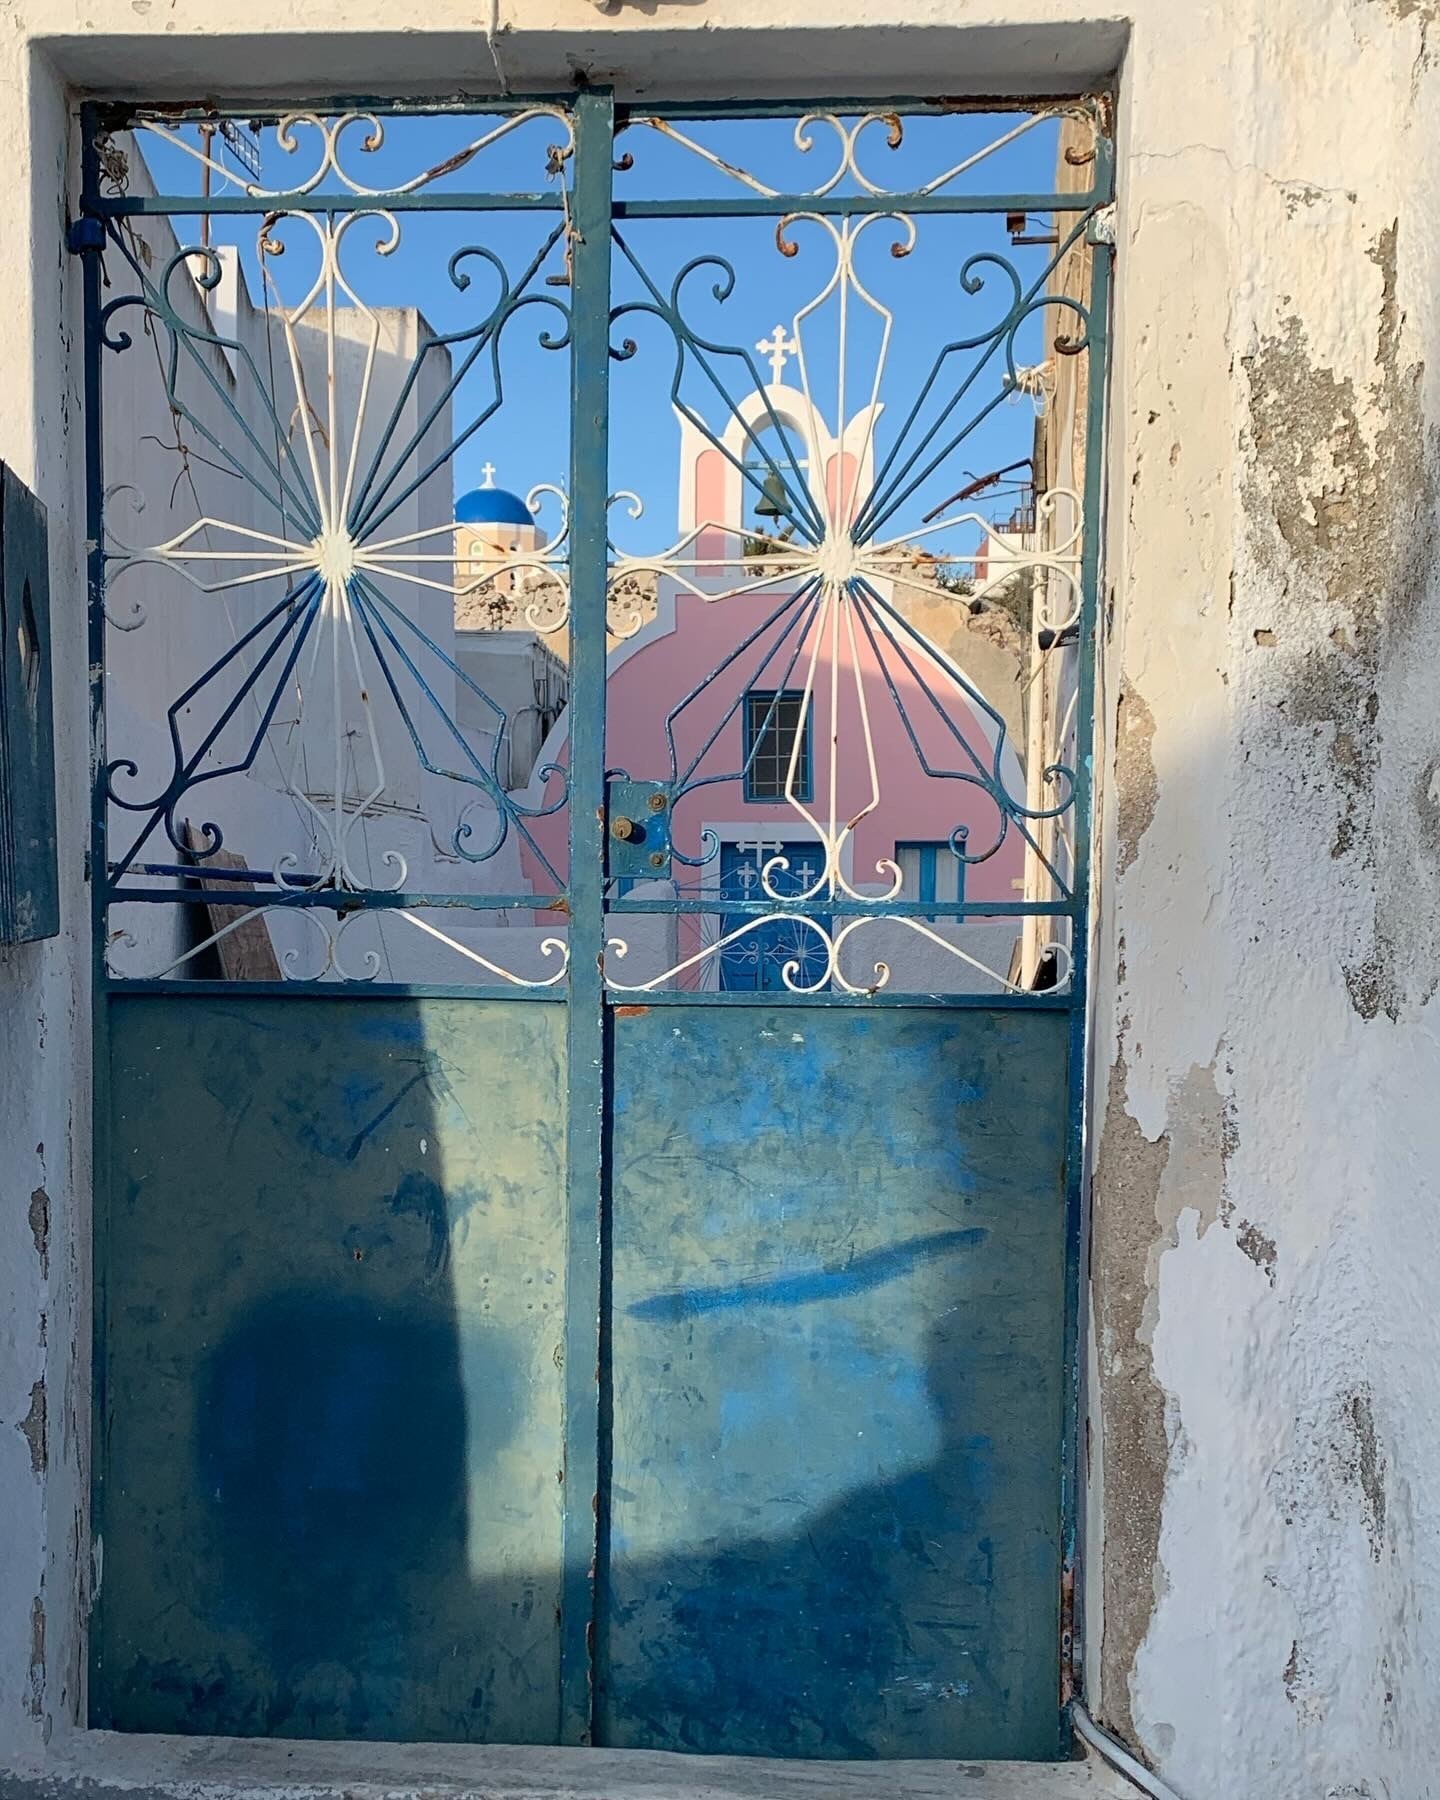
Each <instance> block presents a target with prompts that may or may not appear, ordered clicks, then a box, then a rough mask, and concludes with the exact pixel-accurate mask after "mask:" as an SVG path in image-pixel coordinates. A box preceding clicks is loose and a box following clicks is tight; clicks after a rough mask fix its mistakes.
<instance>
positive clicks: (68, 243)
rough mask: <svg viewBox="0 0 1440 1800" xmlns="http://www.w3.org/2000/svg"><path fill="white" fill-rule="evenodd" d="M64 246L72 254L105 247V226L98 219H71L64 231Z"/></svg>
mask: <svg viewBox="0 0 1440 1800" xmlns="http://www.w3.org/2000/svg"><path fill="white" fill-rule="evenodd" d="M65 247H66V249H67V250H68V251H69V252H70V254H71V255H72V256H83V255H84V253H85V252H86V251H87V250H103V249H104V248H105V226H104V224H103V223H102V221H101V220H99V219H90V218H82V219H72V220H71V221H70V226H69V229H68V230H67V231H66V233H65Z"/></svg>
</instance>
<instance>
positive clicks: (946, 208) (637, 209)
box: [614, 190, 1103, 219]
mask: <svg viewBox="0 0 1440 1800" xmlns="http://www.w3.org/2000/svg"><path fill="white" fill-rule="evenodd" d="M1102 203H1103V196H1102V195H1100V194H1097V193H1095V192H1094V191H1093V190H1092V191H1087V192H1085V193H1083V194H1073V193H1072V194H1060V193H1050V194H989V193H986V194H777V195H776V196H775V198H774V199H773V200H772V199H770V198H769V197H768V196H767V195H764V194H726V195H722V196H719V197H717V198H715V199H708V200H686V199H681V198H678V197H677V198H673V199H671V198H666V199H650V200H625V199H622V198H620V197H619V196H618V195H617V196H616V200H615V207H614V216H615V217H616V218H617V219H719V218H753V217H759V218H772V217H773V218H781V217H788V216H789V215H791V214H792V213H819V214H821V215H828V216H832V217H837V218H846V217H849V216H851V215H853V214H856V213H972V214H973V213H996V214H1000V213H1012V212H1023V213H1085V212H1090V211H1091V210H1092V209H1093V208H1095V207H1097V206H1100V205H1101V204H1102Z"/></svg>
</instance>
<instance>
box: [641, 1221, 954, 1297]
mask: <svg viewBox="0 0 1440 1800" xmlns="http://www.w3.org/2000/svg"><path fill="white" fill-rule="evenodd" d="M988 1236H989V1233H988V1232H987V1231H985V1230H983V1229H981V1228H978V1227H977V1228H974V1229H971V1230H968V1231H931V1232H928V1233H926V1234H925V1235H924V1236H922V1237H914V1238H907V1239H906V1240H905V1241H904V1242H902V1243H899V1244H887V1245H886V1246H885V1247H884V1248H882V1249H879V1250H867V1251H864V1252H863V1253H862V1254H861V1255H859V1256H852V1257H849V1258H847V1260H846V1261H845V1262H843V1263H827V1264H826V1265H825V1266H824V1267H822V1268H819V1269H810V1270H807V1271H805V1272H804V1273H803V1274H798V1275H767V1276H762V1277H760V1278H758V1279H756V1280H751V1281H736V1282H732V1283H731V1284H730V1285H729V1286H728V1287H710V1288H695V1287H690V1288H671V1289H670V1290H668V1291H667V1292H665V1293H662V1294H652V1295H650V1297H649V1298H648V1299H645V1300H636V1301H634V1302H633V1303H632V1304H631V1305H630V1306H629V1307H628V1308H627V1309H626V1310H627V1311H628V1312H629V1314H630V1316H631V1318H632V1319H670V1320H675V1319H693V1318H695V1317H697V1316H698V1315H699V1314H700V1313H708V1312H728V1311H731V1310H733V1309H734V1308H736V1307H742V1306H808V1305H809V1304H810V1303H811V1302H812V1301H815V1300H834V1299H839V1298H841V1297H843V1296H845V1295H849V1294H864V1293H868V1292H869V1290H870V1289H871V1288H877V1287H881V1286H883V1285H884V1283H885V1282H887V1281H894V1280H895V1279H896V1278H897V1276H900V1275H908V1274H909V1273H910V1271H911V1270H912V1269H914V1268H915V1267H916V1266H917V1265H918V1264H920V1263H922V1262H927V1261H928V1260H929V1259H930V1258H931V1257H934V1256H941V1255H943V1254H945V1252H947V1251H950V1250H960V1249H965V1248H968V1247H970V1246H972V1245H975V1244H981V1243H983V1242H984V1241H985V1239H986V1238H987V1237H988Z"/></svg>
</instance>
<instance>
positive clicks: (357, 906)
mask: <svg viewBox="0 0 1440 1800" xmlns="http://www.w3.org/2000/svg"><path fill="white" fill-rule="evenodd" d="M105 898H106V901H107V903H108V904H109V905H111V906H123V905H126V904H128V903H129V902H130V901H132V900H133V901H136V902H138V903H139V904H140V905H142V906H165V905H169V906H235V905H237V904H238V898H237V896H236V894H235V893H234V892H226V891H224V890H220V891H218V892H217V891H215V890H213V889H209V888H117V887H112V888H111V889H110V890H109V892H108V893H107V894H106V896H105ZM244 898H245V899H246V900H250V901H253V902H254V903H255V905H256V906H300V907H312V906H313V907H322V908H324V907H328V908H329V909H330V911H331V912H383V911H386V910H390V911H394V910H395V909H396V908H397V907H404V908H405V909H406V910H407V911H409V912H426V911H430V910H432V909H438V908H441V907H451V908H454V909H455V910H457V911H460V912H507V911H508V912H553V913H560V914H562V915H563V914H566V913H568V912H569V910H570V906H569V902H568V901H567V900H566V899H565V897H564V895H562V894H396V893H388V892H380V893H370V892H365V893H354V892H351V891H349V890H346V889H341V888H300V889H299V890H298V891H293V892H280V891H277V890H275V889H273V888H267V889H262V890H260V891H258V892H256V891H254V890H252V891H251V892H250V893H248V894H246V895H245V896H244Z"/></svg>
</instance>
